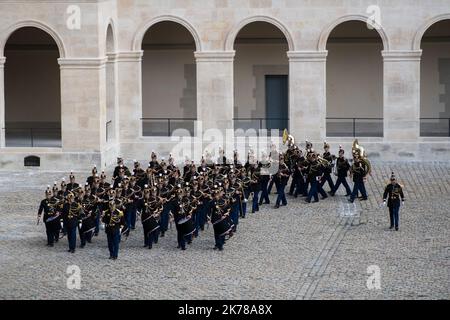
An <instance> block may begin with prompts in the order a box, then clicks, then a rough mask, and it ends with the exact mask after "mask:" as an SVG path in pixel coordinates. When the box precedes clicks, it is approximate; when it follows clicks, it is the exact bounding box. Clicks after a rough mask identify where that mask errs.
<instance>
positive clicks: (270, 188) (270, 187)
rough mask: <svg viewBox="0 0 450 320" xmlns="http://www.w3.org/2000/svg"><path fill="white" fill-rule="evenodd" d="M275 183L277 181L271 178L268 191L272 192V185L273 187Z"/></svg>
mask: <svg viewBox="0 0 450 320" xmlns="http://www.w3.org/2000/svg"><path fill="white" fill-rule="evenodd" d="M274 183H275V182H274V181H273V179H272V180H270V183H269V186H268V187H267V192H268V193H271V192H272V187H273V184H274Z"/></svg>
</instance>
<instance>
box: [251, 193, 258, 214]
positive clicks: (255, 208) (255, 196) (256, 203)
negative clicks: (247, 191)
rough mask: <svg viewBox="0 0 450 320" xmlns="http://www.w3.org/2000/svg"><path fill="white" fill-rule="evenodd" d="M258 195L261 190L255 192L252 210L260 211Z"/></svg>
mask: <svg viewBox="0 0 450 320" xmlns="http://www.w3.org/2000/svg"><path fill="white" fill-rule="evenodd" d="M258 196H259V191H255V192H253V202H252V212H256V211H259V204H258Z"/></svg>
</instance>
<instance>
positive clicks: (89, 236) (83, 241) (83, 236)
mask: <svg viewBox="0 0 450 320" xmlns="http://www.w3.org/2000/svg"><path fill="white" fill-rule="evenodd" d="M91 239H92V231H89V232H81V231H80V240H81V245H82V246H85V245H86V241H87V242H91Z"/></svg>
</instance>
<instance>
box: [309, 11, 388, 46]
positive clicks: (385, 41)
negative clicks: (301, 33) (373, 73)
mask: <svg viewBox="0 0 450 320" xmlns="http://www.w3.org/2000/svg"><path fill="white" fill-rule="evenodd" d="M348 21H362V22H366V23H368V24H369V25H371V26H372V27H374V28H375V30H376V31H377V32H378V34H379V35H380V37H381V41H382V42H383V49H384V50H385V51H389V48H390V45H389V38H388V36H387V34H386V32H385V31H384V29H383V27H382V26H379V25H376V24H374V23H371V22H370V18H369V17H367V16H364V15H360V14H351V15H346V16H343V17H340V18H339V19H337V20H335V21H333V22H332V23H331V24H329V25H328V26H327V27H326V28H325V29H324V30H323V31H322V33H321V34H320V38H319V43H318V46H317V50H318V51H319V52H323V51H325V50H326V48H327V42H328V38H329V36H330V34H331V32H332V31H333V30H334V29H335V28H336V27H337V26H339V25H340V24H342V23H344V22H348ZM377 28H378V29H377Z"/></svg>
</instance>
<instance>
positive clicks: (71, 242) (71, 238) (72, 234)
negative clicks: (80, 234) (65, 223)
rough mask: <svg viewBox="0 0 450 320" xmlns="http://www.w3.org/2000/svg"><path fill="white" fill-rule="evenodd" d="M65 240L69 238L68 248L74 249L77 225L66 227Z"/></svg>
mask: <svg viewBox="0 0 450 320" xmlns="http://www.w3.org/2000/svg"><path fill="white" fill-rule="evenodd" d="M67 240H69V250H75V248H76V246H77V226H74V227H72V228H67Z"/></svg>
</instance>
